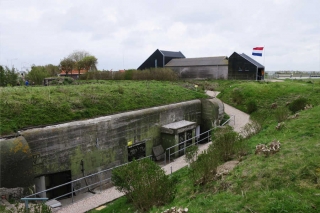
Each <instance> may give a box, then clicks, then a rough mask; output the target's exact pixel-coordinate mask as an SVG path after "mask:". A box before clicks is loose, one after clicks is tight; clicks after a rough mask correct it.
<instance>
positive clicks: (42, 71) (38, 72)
mask: <svg viewBox="0 0 320 213" xmlns="http://www.w3.org/2000/svg"><path fill="white" fill-rule="evenodd" d="M46 77H50V73H49V72H48V70H47V69H46V68H45V66H32V67H31V70H30V72H28V74H27V75H26V79H28V80H29V81H30V82H34V83H35V84H38V85H41V84H42V82H43V79H45V78H46Z"/></svg>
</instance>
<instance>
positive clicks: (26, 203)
mask: <svg viewBox="0 0 320 213" xmlns="http://www.w3.org/2000/svg"><path fill="white" fill-rule="evenodd" d="M151 157H152V155H149V156H146V157H143V158H139V159H138V160H142V159H145V158H151ZM129 163H131V162H127V163H124V164H121V165H118V166H114V167H112V168H108V169H105V170H102V171H99V172H96V173H93V174H90V175H87V176H85V177H81V178H78V179H76V180H73V181H70V182H67V183H64V184H60V185H58V186H54V187H52V188H49V189H46V190H43V191H40V192H37V193H34V194H31V195H28V196H26V197H24V198H21V200H22V201H25V207H26V208H28V201H29V200H48V198H34V197H33V196H36V195H38V194H41V193H44V192H49V191H51V190H53V189H57V188H60V187H62V186H66V185H69V184H71V192H68V193H66V194H63V195H60V196H58V197H54V198H52V199H59V198H61V197H65V196H67V195H70V194H71V196H72V203H73V202H74V199H73V194H74V193H75V192H77V191H81V190H83V189H85V188H89V187H91V186H94V185H98V184H100V185H102V183H104V182H107V181H108V180H111V178H110V177H109V178H106V179H103V180H101V179H100V178H99V181H98V182H95V183H92V184H90V185H86V186H85V187H82V188H80V189H73V184H74V183H75V182H78V181H81V180H83V179H85V178H88V177H92V176H95V175H99V174H102V173H103V172H108V171H112V170H113V169H116V168H118V167H121V166H125V165H127V164H129Z"/></svg>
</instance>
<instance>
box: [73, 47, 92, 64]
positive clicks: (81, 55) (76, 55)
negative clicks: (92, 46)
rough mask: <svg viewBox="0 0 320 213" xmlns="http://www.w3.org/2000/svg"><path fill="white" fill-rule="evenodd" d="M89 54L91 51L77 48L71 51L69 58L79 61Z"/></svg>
mask: <svg viewBox="0 0 320 213" xmlns="http://www.w3.org/2000/svg"><path fill="white" fill-rule="evenodd" d="M87 56H91V55H90V53H88V52H87V51H84V50H81V51H80V50H75V51H73V53H71V54H70V55H69V56H68V58H70V59H72V60H74V61H75V62H79V61H81V60H82V59H83V58H85V57H87Z"/></svg>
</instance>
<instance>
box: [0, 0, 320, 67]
mask: <svg viewBox="0 0 320 213" xmlns="http://www.w3.org/2000/svg"><path fill="white" fill-rule="evenodd" d="M318 8H320V2H319V1H318V0H309V1H300V0H290V1H289V0H286V1H285V0H274V1H269V0H260V1H256V0H246V1H225V2H221V1H206V0H198V1H183V0H177V1H169V0H164V1H147V0H136V1H126V0H117V1H116V0H108V1H102V0H94V1H90V2H89V1H84V0H79V1H77V2H75V1H71V0H69V1H67V0H59V1H41V0H31V1H23V0H10V1H9V0H0V64H2V65H10V64H11V62H12V63H13V64H14V65H15V66H16V67H18V68H19V67H20V66H21V65H22V64H24V63H28V64H37V65H45V64H49V63H51V64H58V63H59V61H60V60H61V59H62V58H64V57H66V56H67V55H68V54H70V53H71V52H73V51H74V50H86V51H88V52H90V53H91V54H93V55H95V56H96V57H97V58H98V63H99V64H98V68H99V69H113V70H117V69H123V68H125V69H129V68H137V67H138V66H139V65H140V64H141V63H142V62H143V61H144V60H145V59H146V58H147V57H149V55H151V54H152V53H153V52H154V51H155V50H156V49H162V50H172V51H181V52H182V53H183V54H184V55H186V56H187V57H206V56H218V55H228V56H230V55H231V54H232V53H233V52H234V51H236V52H239V53H242V52H244V53H246V54H248V55H251V50H252V48H253V47H255V46H259V45H265V59H264V58H254V59H256V60H257V61H259V62H260V63H263V62H264V61H265V65H266V69H267V70H274V71H276V70H303V71H310V70H319V69H320V67H319V66H320V65H319V64H320V63H319V60H320V41H319V38H320V24H319V20H320V15H319V13H318ZM15 58H17V60H12V59H15Z"/></svg>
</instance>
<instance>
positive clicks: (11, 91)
mask: <svg viewBox="0 0 320 213" xmlns="http://www.w3.org/2000/svg"><path fill="white" fill-rule="evenodd" d="M204 97H207V96H206V95H205V94H204V93H203V92H202V91H201V90H198V91H195V90H194V88H192V89H187V88H185V87H181V86H180V85H178V84H177V83H172V82H159V81H99V82H97V81H95V82H92V83H91V84H84V85H70V86H50V87H13V88H8V87H6V88H0V106H1V108H0V119H1V126H0V135H5V134H11V133H13V132H15V131H17V130H19V129H22V128H25V127H30V126H38V125H48V124H54V123H58V122H67V121H72V120H81V119H87V118H93V117H97V116H103V115H109V114H115V113H119V112H124V111H130V110H135V109H142V108H148V107H153V106H159V105H165V104H170V103H176V102H182V101H186V100H192V99H197V98H204Z"/></svg>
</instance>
